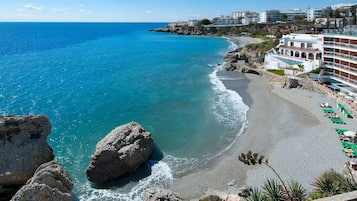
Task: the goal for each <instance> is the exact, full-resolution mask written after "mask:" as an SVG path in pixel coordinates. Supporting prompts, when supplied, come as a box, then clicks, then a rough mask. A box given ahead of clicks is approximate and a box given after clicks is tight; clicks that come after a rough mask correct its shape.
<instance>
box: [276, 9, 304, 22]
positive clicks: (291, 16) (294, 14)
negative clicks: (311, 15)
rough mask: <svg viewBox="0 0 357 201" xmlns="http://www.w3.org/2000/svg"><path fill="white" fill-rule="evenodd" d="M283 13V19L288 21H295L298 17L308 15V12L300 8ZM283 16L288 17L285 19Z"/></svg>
mask: <svg viewBox="0 0 357 201" xmlns="http://www.w3.org/2000/svg"><path fill="white" fill-rule="evenodd" d="M281 14H282V18H283V19H282V20H283V21H287V22H294V21H296V19H297V18H300V19H305V16H306V12H305V11H302V10H300V9H293V10H288V11H283V12H281ZM283 16H285V18H286V19H284V17H283Z"/></svg>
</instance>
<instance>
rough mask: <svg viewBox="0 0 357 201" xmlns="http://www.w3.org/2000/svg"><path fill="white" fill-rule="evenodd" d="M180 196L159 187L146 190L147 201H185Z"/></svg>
mask: <svg viewBox="0 0 357 201" xmlns="http://www.w3.org/2000/svg"><path fill="white" fill-rule="evenodd" d="M183 200H184V199H182V198H181V197H180V196H179V195H178V194H176V193H174V192H172V191H170V190H167V189H162V188H158V187H154V188H149V189H147V190H146V196H145V201H183Z"/></svg>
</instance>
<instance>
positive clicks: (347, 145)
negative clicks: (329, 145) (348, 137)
mask: <svg viewBox="0 0 357 201" xmlns="http://www.w3.org/2000/svg"><path fill="white" fill-rule="evenodd" d="M341 145H342V146H343V148H346V149H351V150H352V151H357V145H356V144H355V143H351V142H345V141H341Z"/></svg>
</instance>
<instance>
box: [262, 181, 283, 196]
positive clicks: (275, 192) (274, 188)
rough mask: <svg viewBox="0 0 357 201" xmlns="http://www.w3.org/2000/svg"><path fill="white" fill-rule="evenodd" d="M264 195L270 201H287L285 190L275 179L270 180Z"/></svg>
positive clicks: (266, 184) (265, 186)
mask: <svg viewBox="0 0 357 201" xmlns="http://www.w3.org/2000/svg"><path fill="white" fill-rule="evenodd" d="M263 190H264V195H265V197H266V198H267V200H269V201H282V200H285V195H284V191H283V188H282V187H281V185H279V184H278V182H276V181H275V180H273V179H268V180H267V181H266V182H265V184H264V186H263Z"/></svg>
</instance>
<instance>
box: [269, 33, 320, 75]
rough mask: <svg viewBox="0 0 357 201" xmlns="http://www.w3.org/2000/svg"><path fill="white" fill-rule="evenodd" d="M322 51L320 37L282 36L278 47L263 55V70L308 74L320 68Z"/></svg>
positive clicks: (306, 35) (302, 35) (305, 35)
mask: <svg viewBox="0 0 357 201" xmlns="http://www.w3.org/2000/svg"><path fill="white" fill-rule="evenodd" d="M322 49H323V48H322V35H319V34H317V35H313V34H288V35H284V36H283V37H282V38H281V39H280V41H279V45H278V46H277V47H276V48H275V49H274V50H271V51H270V52H268V53H267V54H266V55H265V60H264V68H266V69H289V70H291V69H296V74H299V73H305V72H310V71H311V70H314V69H316V68H318V67H320V66H321V58H322Z"/></svg>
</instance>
